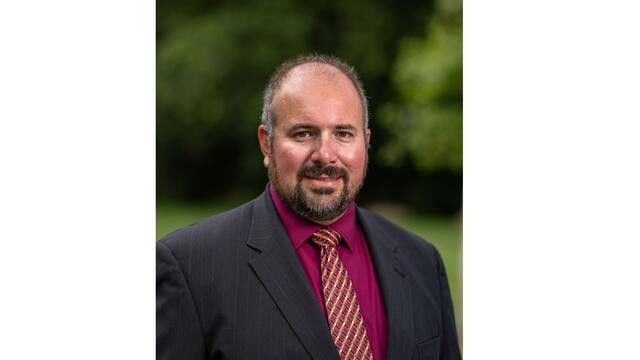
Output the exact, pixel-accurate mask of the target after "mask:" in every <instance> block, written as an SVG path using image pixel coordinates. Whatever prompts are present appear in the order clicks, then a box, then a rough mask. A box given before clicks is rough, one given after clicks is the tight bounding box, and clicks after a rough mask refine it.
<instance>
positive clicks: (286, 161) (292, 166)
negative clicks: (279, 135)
mask: <svg viewBox="0 0 640 360" xmlns="http://www.w3.org/2000/svg"><path fill="white" fill-rule="evenodd" d="M275 155H276V156H277V159H276V161H277V163H278V168H279V170H280V172H282V173H297V171H298V170H299V169H300V167H301V166H302V165H303V164H304V162H305V161H306V158H307V156H306V152H305V151H303V150H302V149H300V148H299V147H295V146H287V145H281V146H279V147H278V149H277V150H276V153H275Z"/></svg>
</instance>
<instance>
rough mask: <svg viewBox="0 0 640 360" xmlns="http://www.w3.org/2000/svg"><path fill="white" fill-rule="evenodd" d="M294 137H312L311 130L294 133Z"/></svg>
mask: <svg viewBox="0 0 640 360" xmlns="http://www.w3.org/2000/svg"><path fill="white" fill-rule="evenodd" d="M293 137H295V138H296V139H306V138H308V137H311V131H308V130H303V131H298V132H296V133H294V134H293Z"/></svg>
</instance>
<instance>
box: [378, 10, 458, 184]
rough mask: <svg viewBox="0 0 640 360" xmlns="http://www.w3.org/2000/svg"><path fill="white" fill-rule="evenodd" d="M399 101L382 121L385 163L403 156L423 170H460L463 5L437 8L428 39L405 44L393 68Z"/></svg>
mask: <svg viewBox="0 0 640 360" xmlns="http://www.w3.org/2000/svg"><path fill="white" fill-rule="evenodd" d="M393 84H394V86H395V88H396V89H398V97H397V98H396V99H394V100H393V101H392V102H389V103H387V104H384V105H383V106H381V109H380V118H381V120H382V121H383V124H384V125H385V126H386V127H387V129H388V130H389V132H390V140H389V142H387V143H386V144H385V146H384V147H383V148H382V149H381V151H380V153H379V155H380V158H381V160H382V161H383V162H384V163H385V164H387V165H394V164H398V163H400V161H401V160H402V159H403V157H404V156H408V157H409V158H410V159H411V162H412V163H413V165H414V166H415V167H416V168H417V169H418V170H420V171H433V170H439V169H449V170H451V171H454V172H462V1H461V0H447V1H441V2H439V3H438V4H436V12H435V14H434V15H433V17H432V19H431V21H430V22H429V23H428V25H427V31H426V36H424V37H421V38H408V39H405V40H404V41H402V43H401V47H400V52H399V54H398V58H397V60H396V63H395V64H394V67H393Z"/></svg>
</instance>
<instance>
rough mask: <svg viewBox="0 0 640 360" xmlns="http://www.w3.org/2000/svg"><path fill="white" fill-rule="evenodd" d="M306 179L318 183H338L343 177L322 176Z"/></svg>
mask: <svg viewBox="0 0 640 360" xmlns="http://www.w3.org/2000/svg"><path fill="white" fill-rule="evenodd" d="M305 177H306V178H308V179H311V180H318V181H336V180H338V179H340V178H341V177H342V176H329V175H320V176H305Z"/></svg>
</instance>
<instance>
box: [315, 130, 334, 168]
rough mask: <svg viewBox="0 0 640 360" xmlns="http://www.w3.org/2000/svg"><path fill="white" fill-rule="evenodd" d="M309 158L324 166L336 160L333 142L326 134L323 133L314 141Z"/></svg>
mask: <svg viewBox="0 0 640 360" xmlns="http://www.w3.org/2000/svg"><path fill="white" fill-rule="evenodd" d="M311 160H312V161H313V162H316V163H320V164H321V165H323V166H325V165H328V164H333V163H335V162H336V161H337V153H336V148H335V143H334V142H333V141H332V139H331V137H330V136H328V135H323V136H321V137H320V138H318V140H317V141H316V144H315V147H314V149H313V153H312V154H311Z"/></svg>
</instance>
